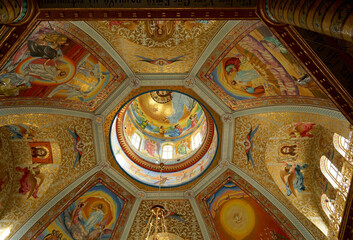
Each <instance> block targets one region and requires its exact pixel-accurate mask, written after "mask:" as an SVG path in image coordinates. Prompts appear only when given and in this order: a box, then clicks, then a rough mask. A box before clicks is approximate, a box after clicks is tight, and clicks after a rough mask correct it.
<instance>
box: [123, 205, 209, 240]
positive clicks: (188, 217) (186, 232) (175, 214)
mask: <svg viewBox="0 0 353 240" xmlns="http://www.w3.org/2000/svg"><path fill="white" fill-rule="evenodd" d="M156 204H160V205H162V206H164V207H165V209H166V210H167V214H166V217H165V219H166V223H167V227H168V232H171V233H174V234H176V235H178V236H180V237H182V238H183V239H189V240H202V239H204V238H203V236H202V233H201V229H200V226H199V224H198V220H197V218H196V215H195V212H194V210H193V207H192V206H191V203H190V201H189V200H187V199H163V200H160V201H158V200H142V201H141V204H140V206H139V209H138V210H137V213H136V216H135V219H134V221H133V224H132V226H131V229H130V233H129V236H128V237H127V239H129V240H140V238H141V236H140V235H141V233H142V232H143V230H144V228H145V226H146V224H147V222H148V218H149V216H150V215H149V214H150V209H151V207H152V206H154V205H156Z"/></svg>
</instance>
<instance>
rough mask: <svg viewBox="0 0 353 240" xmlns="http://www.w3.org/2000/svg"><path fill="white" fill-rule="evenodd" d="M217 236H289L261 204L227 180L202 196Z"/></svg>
mask: <svg viewBox="0 0 353 240" xmlns="http://www.w3.org/2000/svg"><path fill="white" fill-rule="evenodd" d="M206 204H207V206H208V211H209V213H210V215H211V217H212V219H213V222H214V225H215V228H216V230H217V234H218V237H219V239H222V240H226V239H229V240H230V239H232V240H236V239H244V240H245V239H249V240H250V239H264V240H272V239H283V240H285V239H290V238H289V237H288V236H287V234H286V233H285V232H284V231H283V230H282V228H281V226H280V225H279V224H278V223H277V222H276V221H275V220H274V219H273V217H272V216H271V215H270V214H269V213H267V212H266V211H265V209H264V208H263V206H261V205H260V204H258V203H257V202H256V201H255V200H253V199H252V198H251V197H250V196H249V195H248V194H247V193H246V192H244V191H243V190H242V189H241V188H239V186H237V185H236V184H235V183H234V182H232V181H228V182H226V183H225V184H223V185H222V187H221V188H220V189H218V190H217V191H216V192H215V193H213V194H212V195H211V196H210V197H209V198H207V199H206Z"/></svg>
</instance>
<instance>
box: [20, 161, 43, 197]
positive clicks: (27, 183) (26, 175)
mask: <svg viewBox="0 0 353 240" xmlns="http://www.w3.org/2000/svg"><path fill="white" fill-rule="evenodd" d="M42 166H43V164H39V165H37V166H35V167H34V166H29V167H25V168H21V167H16V170H17V171H20V172H23V175H22V177H21V179H20V184H21V187H20V189H19V190H18V192H19V193H21V194H23V195H26V194H27V193H28V192H29V194H28V196H27V199H29V198H30V197H31V196H33V197H34V198H38V195H37V194H38V190H39V187H40V186H41V185H42V183H43V181H44V178H45V175H44V174H43V173H41V172H40V168H41V167H42ZM38 180H39V183H38Z"/></svg>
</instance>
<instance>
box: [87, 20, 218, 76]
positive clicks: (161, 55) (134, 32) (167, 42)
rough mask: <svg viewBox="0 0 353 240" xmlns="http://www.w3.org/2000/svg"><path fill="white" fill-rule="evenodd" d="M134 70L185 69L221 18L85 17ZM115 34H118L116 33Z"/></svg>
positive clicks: (200, 49)
mask: <svg viewBox="0 0 353 240" xmlns="http://www.w3.org/2000/svg"><path fill="white" fill-rule="evenodd" d="M88 24H89V25H91V26H92V27H93V28H94V29H95V30H96V31H97V32H98V33H99V34H101V35H102V36H103V37H104V38H105V39H106V40H107V41H108V42H109V43H111V45H112V46H113V47H114V48H115V49H116V50H117V52H118V53H119V54H120V55H121V56H122V57H123V58H124V60H125V62H126V63H127V64H128V65H129V67H130V68H131V69H132V70H133V71H134V72H136V73H186V72H188V71H190V69H191V68H192V66H193V65H194V63H195V62H196V61H197V60H198V57H199V56H200V54H201V53H202V51H203V50H204V48H205V47H206V46H207V44H208V43H209V42H210V40H211V39H212V38H213V36H214V35H215V34H216V33H217V31H218V30H219V29H220V27H221V26H222V25H223V24H224V21H207V20H205V21H203V20H196V21H195V20H193V21H164V20H163V21H160V20H147V21H98V22H93V21H89V22H88ZM117 36H119V37H117Z"/></svg>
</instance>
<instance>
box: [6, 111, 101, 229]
mask: <svg viewBox="0 0 353 240" xmlns="http://www.w3.org/2000/svg"><path fill="white" fill-rule="evenodd" d="M0 126H1V127H0V142H1V143H0V155H1V157H2V159H3V161H1V162H0V215H1V219H0V229H6V228H8V229H9V230H10V233H13V232H15V231H16V230H18V228H19V227H20V226H22V225H23V224H24V222H25V221H27V220H28V219H29V218H30V217H31V216H33V214H34V213H35V212H36V211H37V210H38V209H40V208H41V207H42V206H43V205H44V204H45V203H47V202H48V201H49V200H50V199H52V198H53V197H54V196H55V195H56V194H57V193H58V192H60V191H61V190H62V189H63V188H65V187H66V186H67V185H68V184H70V183H71V182H72V181H74V180H75V179H77V178H78V177H79V176H82V175H83V174H84V173H85V172H87V171H89V169H91V168H92V167H93V166H95V165H96V159H95V152H94V148H93V134H92V123H91V120H89V119H84V118H77V117H69V116H61V115H51V114H21V116H20V115H6V116H2V117H0ZM68 128H70V129H75V131H76V133H77V134H78V135H79V136H80V137H81V139H82V142H84V145H85V147H84V148H85V150H84V152H83V155H82V159H81V163H79V162H78V163H77V164H76V167H75V169H73V165H74V161H75V156H76V155H75V154H76V151H75V149H74V144H75V141H74V139H72V136H71V135H70V133H69V132H68V131H67V129H68ZM63 153H65V154H63ZM68 171H70V174H69V175H67V172H68ZM63 176H65V177H63ZM9 223H10V224H9Z"/></svg>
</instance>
